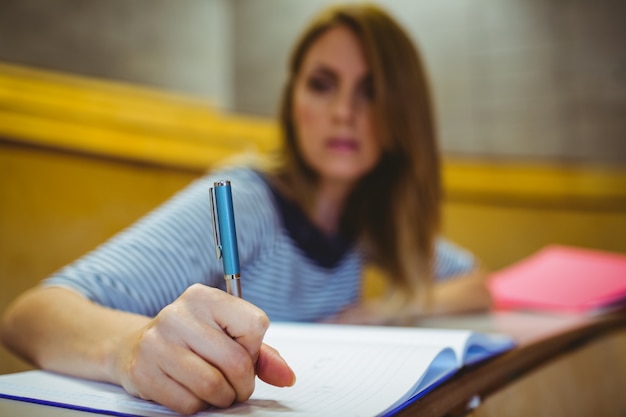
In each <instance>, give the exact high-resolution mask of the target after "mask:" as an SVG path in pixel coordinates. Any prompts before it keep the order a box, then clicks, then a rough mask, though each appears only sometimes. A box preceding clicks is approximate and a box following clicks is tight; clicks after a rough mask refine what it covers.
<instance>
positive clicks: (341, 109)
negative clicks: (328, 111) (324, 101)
mask: <svg viewBox="0 0 626 417" xmlns="http://www.w3.org/2000/svg"><path fill="white" fill-rule="evenodd" d="M355 104H356V103H355V100H354V97H353V95H352V94H351V93H350V92H347V91H339V92H338V93H337V95H336V96H335V98H334V100H333V102H332V114H333V118H334V119H335V120H336V121H338V122H344V123H351V122H353V121H354V116H355V113H356V108H355Z"/></svg>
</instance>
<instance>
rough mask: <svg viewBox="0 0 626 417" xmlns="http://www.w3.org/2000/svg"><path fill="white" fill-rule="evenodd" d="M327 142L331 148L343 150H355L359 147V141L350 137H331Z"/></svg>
mask: <svg viewBox="0 0 626 417" xmlns="http://www.w3.org/2000/svg"><path fill="white" fill-rule="evenodd" d="M326 144H327V146H328V147H329V148H330V149H332V150H335V151H341V152H354V151H357V150H358V149H359V144H358V142H357V141H356V140H354V139H350V138H330V139H329V140H328V142H326Z"/></svg>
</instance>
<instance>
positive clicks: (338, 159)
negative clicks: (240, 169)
mask: <svg viewBox="0 0 626 417" xmlns="http://www.w3.org/2000/svg"><path fill="white" fill-rule="evenodd" d="M372 94H373V90H372V80H371V75H370V69H369V67H368V65H367V63H366V61H365V57H364V56H363V51H362V49H361V44H360V42H359V40H358V38H357V37H356V36H355V35H354V33H352V32H351V31H350V30H349V29H347V28H346V27H344V26H336V27H333V28H330V29H328V30H327V31H326V32H325V33H324V34H322V35H321V36H320V37H319V38H318V39H317V40H316V41H315V42H314V43H313V44H312V45H311V47H310V48H309V50H308V52H307V53H306V55H305V57H304V60H303V62H302V66H301V68H300V71H299V73H298V74H297V75H296V78H295V84H294V90H293V108H292V118H293V121H294V125H295V131H296V140H297V145H298V149H299V150H300V152H301V155H302V156H303V158H304V160H305V161H306V163H307V164H308V165H309V167H311V168H312V169H313V170H315V171H316V172H317V174H318V176H319V179H320V180H321V181H333V182H334V183H336V184H337V185H338V184H339V183H340V182H341V183H343V184H344V185H348V186H350V185H353V184H354V183H355V182H356V181H358V180H359V178H361V177H362V176H363V175H365V174H366V173H367V172H369V171H370V170H371V169H372V168H374V166H376V164H377V163H378V161H379V159H380V156H381V147H380V144H379V142H378V141H377V139H376V137H375V135H374V128H373V124H372V117H371V112H372V109H371V107H372V100H373V97H372Z"/></svg>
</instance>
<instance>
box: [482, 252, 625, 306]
mask: <svg viewBox="0 0 626 417" xmlns="http://www.w3.org/2000/svg"><path fill="white" fill-rule="evenodd" d="M488 286H489V290H490V292H491V295H492V298H493V300H494V306H495V307H496V308H500V309H527V310H542V311H554V312H563V313H595V312H601V311H604V310H605V309H610V308H615V307H620V306H624V305H626V254H619V253H612V252H605V251H598V250H592V249H585V248H575V247H569V246H558V245H551V246H547V247H545V248H543V249H542V250H540V251H539V252H537V253H535V254H533V255H531V256H529V257H528V258H525V259H523V260H521V261H519V262H517V263H515V264H513V265H511V266H509V267H507V268H504V269H502V270H500V271H497V272H496V273H494V274H492V275H491V277H490V278H489V282H488Z"/></svg>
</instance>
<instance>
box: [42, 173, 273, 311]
mask: <svg viewBox="0 0 626 417" xmlns="http://www.w3.org/2000/svg"><path fill="white" fill-rule="evenodd" d="M219 175H226V178H230V179H232V182H233V189H234V190H235V188H236V187H237V190H235V192H233V200H234V208H235V216H236V219H237V223H238V224H237V230H238V232H239V231H240V230H241V231H247V232H248V233H245V234H244V233H240V235H241V236H242V237H243V236H245V237H246V238H242V239H238V240H239V250H240V259H241V261H242V262H248V261H249V260H250V259H251V258H253V257H254V256H256V254H257V252H258V250H257V247H258V246H259V245H258V242H259V241H261V239H260V238H259V236H263V235H264V233H265V231H264V230H261V229H262V228H263V227H264V226H263V225H264V224H266V223H267V222H265V221H264V220H265V218H264V216H265V215H266V213H265V212H268V213H270V212H271V209H269V208H267V207H266V205H265V204H263V199H262V197H260V196H262V195H263V193H265V192H266V191H265V190H264V187H260V186H259V184H260V182H259V181H260V180H259V179H258V176H256V175H255V174H254V173H252V172H251V171H243V170H241V171H233V172H225V173H224V172H222V173H219V172H218V173H215V174H211V175H208V176H206V177H204V178H201V179H198V180H196V181H194V182H193V183H191V184H190V185H189V186H188V187H187V188H185V189H184V190H182V191H180V192H179V193H177V194H176V195H175V196H174V197H172V198H171V199H170V200H168V201H167V202H166V203H165V204H163V205H162V206H160V207H159V208H157V209H155V210H154V211H152V212H151V213H149V214H148V215H147V216H145V217H144V218H142V219H141V220H139V221H138V222H137V223H135V224H134V225H132V226H130V227H129V228H127V229H126V230H124V231H122V232H120V233H119V234H117V235H116V236H114V237H113V238H112V239H110V240H109V241H107V242H105V243H104V244H103V245H101V246H100V247H98V248H96V249H95V250H94V251H92V252H90V253H88V254H86V255H85V256H83V257H82V258H80V259H78V260H77V261H76V262H74V263H73V264H70V265H68V266H66V267H65V268H63V269H62V270H60V271H59V272H57V273H56V274H54V275H53V276H51V277H50V278H48V279H46V280H45V281H44V283H43V285H46V286H62V287H66V288H71V289H73V290H75V291H78V292H79V293H81V294H83V295H84V296H86V297H87V298H89V299H90V300H92V301H94V302H96V303H98V304H101V305H104V306H107V307H110V308H114V309H118V310H124V311H130V312H134V313H138V314H143V315H147V316H155V315H156V314H157V313H158V312H159V311H160V310H161V309H162V308H163V307H165V306H166V305H168V304H171V303H172V302H173V301H174V300H175V299H176V298H178V297H179V296H180V295H181V294H182V293H183V292H184V291H185V290H186V289H187V288H188V287H189V286H190V285H192V284H194V283H203V284H205V285H209V286H213V287H218V288H222V289H223V287H224V278H223V276H224V275H223V274H224V273H223V267H222V263H221V261H220V260H218V259H216V256H215V242H214V238H213V223H212V219H211V206H210V199H209V187H210V186H211V185H212V184H213V181H215V180H217V179H221V178H222V177H219V178H218V176H219ZM235 184H236V185H235ZM250 212H252V213H254V215H252V214H251V213H250Z"/></svg>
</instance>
